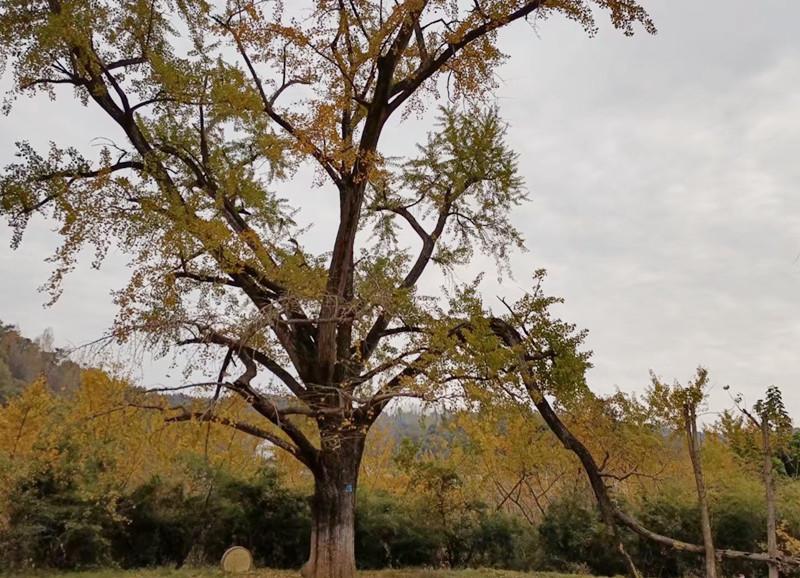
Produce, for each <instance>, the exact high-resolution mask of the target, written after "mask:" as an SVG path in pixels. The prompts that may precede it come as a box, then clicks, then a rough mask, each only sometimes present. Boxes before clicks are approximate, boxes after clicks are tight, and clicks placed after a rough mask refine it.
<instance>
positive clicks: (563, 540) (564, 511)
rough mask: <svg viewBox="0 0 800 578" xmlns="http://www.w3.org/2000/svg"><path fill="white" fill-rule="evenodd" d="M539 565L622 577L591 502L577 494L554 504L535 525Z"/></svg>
mask: <svg viewBox="0 0 800 578" xmlns="http://www.w3.org/2000/svg"><path fill="white" fill-rule="evenodd" d="M538 533H539V546H540V548H541V552H542V557H543V560H542V562H543V564H544V565H545V566H546V567H547V568H548V569H552V570H561V571H574V570H575V569H578V568H588V569H590V570H591V571H592V573H593V574H599V575H602V576H613V575H615V574H624V573H625V571H626V568H625V566H624V565H623V562H622V560H621V558H620V556H619V554H618V552H617V549H616V547H615V545H614V542H613V540H612V539H611V536H610V535H609V532H608V530H607V528H606V526H605V525H604V524H603V523H602V521H601V520H600V517H599V515H598V512H597V509H596V508H595V507H594V504H593V503H590V502H588V500H587V499H586V498H585V497H583V496H580V495H578V494H575V495H572V496H570V495H567V496H564V497H562V498H560V499H559V500H558V501H556V502H554V503H553V504H552V505H551V506H550V507H549V508H548V510H547V512H546V514H545V516H544V519H543V520H542V523H541V524H540V526H539V532H538Z"/></svg>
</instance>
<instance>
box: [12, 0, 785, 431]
mask: <svg viewBox="0 0 800 578" xmlns="http://www.w3.org/2000/svg"><path fill="white" fill-rule="evenodd" d="M644 4H645V5H646V6H647V7H648V8H649V9H650V11H651V14H652V16H653V17H654V19H655V21H656V24H657V26H658V28H659V34H658V35H657V36H654V37H649V36H646V35H645V34H638V35H637V36H635V37H633V38H625V37H623V36H622V35H620V34H619V33H616V32H614V31H612V30H610V29H609V28H608V27H607V26H604V27H603V28H602V29H601V32H600V33H599V34H598V35H597V37H595V38H593V39H589V38H587V37H586V36H585V35H584V34H583V32H582V30H581V29H580V28H579V27H577V26H576V25H574V24H572V23H567V22H561V21H559V20H556V19H554V20H550V21H546V22H543V23H540V24H537V25H536V26H535V28H534V27H532V26H530V25H527V24H520V25H517V26H515V27H514V28H513V29H512V30H509V31H507V32H506V33H504V34H503V36H502V45H503V47H504V49H505V50H506V52H508V53H509V54H510V55H511V59H510V61H509V63H508V64H507V65H506V66H504V67H503V68H502V69H501V70H500V73H499V81H500V88H499V90H498V92H497V99H498V102H499V104H500V107H501V111H502V114H503V116H504V118H505V119H506V120H507V121H508V123H509V124H510V130H509V139H510V142H511V144H512V146H513V147H514V148H515V149H516V150H517V151H518V152H519V154H520V166H521V171H522V174H523V176H524V177H525V180H526V184H527V187H528V189H529V191H530V195H531V202H530V203H528V204H527V205H525V206H524V207H522V208H520V209H518V210H517V211H516V212H515V214H514V220H515V222H516V223H517V225H518V226H519V227H520V229H521V230H522V231H523V232H524V234H525V236H526V239H527V245H528V247H529V249H530V250H529V252H527V253H524V254H519V255H516V256H515V257H514V259H513V269H514V272H515V280H513V281H512V280H506V281H504V282H503V284H502V285H498V284H497V283H496V282H495V280H494V278H493V276H492V275H489V276H488V277H487V282H486V283H485V287H484V288H485V291H486V293H487V295H489V296H492V295H494V294H498V295H506V296H511V297H513V296H515V295H519V293H520V292H521V290H522V288H524V287H525V284H526V282H527V280H528V279H529V275H530V272H531V271H533V270H534V269H536V268H539V267H545V268H547V269H548V270H549V281H548V283H547V286H546V288H547V289H548V291H549V292H551V293H554V294H558V295H561V296H563V297H565V298H566V300H567V302H566V305H565V306H564V307H562V308H561V309H560V313H561V314H562V315H563V316H564V317H566V318H568V319H569V320H571V321H573V322H575V323H577V324H578V325H580V326H583V327H586V328H588V329H589V330H590V336H589V346H590V347H591V348H592V349H593V350H594V352H595V354H594V363H595V368H594V369H593V370H592V371H591V374H590V382H591V384H592V386H593V388H594V389H595V390H596V391H600V392H609V391H613V388H614V387H620V388H621V389H623V390H626V391H637V390H642V389H643V388H644V387H645V386H646V385H647V384H648V380H649V378H648V371H649V370H650V369H653V370H654V371H655V372H656V373H658V374H659V375H661V376H662V377H664V378H666V379H670V380H671V379H673V378H678V379H680V380H681V381H684V380H686V379H687V378H689V377H690V376H691V375H692V373H693V372H694V369H695V367H696V366H697V365H698V364H703V365H705V366H706V367H708V368H709V370H710V372H711V377H712V381H713V383H714V384H715V386H714V391H713V393H712V404H711V405H712V408H714V409H723V408H725V407H729V406H730V400H729V399H728V397H727V394H725V393H724V392H723V391H722V386H723V385H725V384H730V385H731V387H732V389H733V390H735V391H741V392H743V393H744V394H745V397H746V399H747V401H748V403H752V402H754V401H755V400H756V399H757V398H758V397H759V396H760V395H761V394H762V393H763V391H764V389H765V388H766V387H767V386H769V385H770V384H776V385H779V386H781V387H782V389H783V391H784V396H785V398H786V401H787V405H788V406H789V409H790V411H791V412H792V413H793V415H794V417H795V419H796V420H800V388H798V383H800V363H798V355H797V353H798V351H797V346H798V343H800V290H799V289H800V191H798V190H797V189H798V184H800V160H798V158H797V156H798V152H800V34H798V32H797V22H798V21H800V2H797V1H796V0H761V1H759V2H755V1H753V0H703V1H698V0H650V1H648V0H644ZM4 86H7V83H5V84H4ZM66 96H69V95H68V94H67V95H66ZM68 100H69V99H64V100H62V101H59V102H57V103H51V102H49V101H48V100H47V99H46V98H39V99H36V100H32V101H21V102H19V103H18V104H17V107H16V108H15V110H14V112H13V114H12V115H11V116H10V117H8V118H2V119H0V162H2V163H3V164H5V163H6V162H8V161H10V160H11V155H12V152H13V142H14V141H15V140H20V139H28V140H30V141H31V142H33V143H34V144H35V145H39V146H40V147H43V146H46V143H47V141H48V140H51V139H52V140H56V141H58V142H59V144H62V143H68V144H75V145H76V146H80V147H82V148H84V149H85V148H86V147H87V146H88V145H89V144H90V140H91V139H92V138H93V137H95V136H98V135H102V134H108V132H109V131H107V130H106V128H107V125H106V124H105V121H104V120H102V119H99V118H98V117H97V116H96V115H95V114H93V113H90V112H89V111H87V110H85V109H81V108H80V107H78V106H75V105H74V104H69V103H68ZM426 126H428V125H427V123H426V122H421V121H412V122H410V123H409V124H408V125H407V126H406V127H404V129H403V130H402V131H395V132H392V133H389V134H387V137H389V139H390V140H389V141H387V147H388V148H387V150H397V151H402V150H408V148H410V147H411V145H412V144H413V142H414V141H416V140H418V139H421V138H422V137H423V136H424V130H425V127H426ZM302 177H303V175H302V174H301V175H300V176H299V177H298V180H297V181H296V182H295V183H294V184H291V185H289V189H288V190H287V192H286V194H287V195H297V197H296V198H298V199H299V201H300V203H301V204H302V203H305V204H306V205H309V203H308V195H314V197H315V198H314V202H313V203H311V205H313V207H311V208H307V209H306V210H305V212H304V213H303V216H304V218H306V219H307V220H308V221H309V222H314V223H315V224H316V225H317V231H318V232H316V233H313V235H318V237H316V238H318V239H320V240H321V239H323V238H327V237H326V236H325V233H326V232H327V231H328V229H329V227H330V224H331V216H330V213H326V211H328V209H330V208H333V206H334V205H333V204H332V202H333V200H332V198H333V195H332V194H327V195H326V191H324V190H316V191H312V192H307V191H308V188H307V187H306V184H307V183H305V182H303V178H302ZM292 187H294V190H292ZM328 193H329V192H328ZM301 195H305V196H301ZM326 203H328V204H327V205H326ZM49 228H50V227H49V226H48V224H47V223H44V222H42V221H37V222H35V223H34V224H33V226H32V227H31V228H30V229H29V231H28V233H27V234H26V237H25V239H24V242H23V245H22V247H21V249H20V250H18V251H16V252H12V251H11V250H10V249H8V248H0V319H1V320H3V321H4V322H8V323H15V324H17V325H19V326H20V327H21V329H22V330H23V332H24V333H25V334H27V335H30V336H32V335H36V334H38V333H40V332H41V331H43V330H44V329H45V328H47V327H51V328H52V329H53V331H54V333H55V336H56V342H57V343H58V344H79V343H83V342H85V341H88V340H91V339H94V338H97V337H99V336H100V335H102V334H103V333H104V332H105V330H106V329H107V328H108V326H109V324H110V322H111V321H112V319H113V316H114V308H113V305H112V304H111V298H110V296H109V292H110V291H111V289H113V288H118V287H120V286H121V285H122V284H123V283H124V282H125V280H126V269H125V259H124V257H122V256H121V255H118V254H114V255H112V256H111V258H110V259H109V260H108V261H107V262H106V264H105V265H104V267H103V268H102V269H101V270H100V271H94V270H91V269H89V268H88V267H79V268H78V270H77V271H76V273H75V274H73V275H72V276H71V277H70V278H69V279H68V280H67V282H66V285H65V292H64V295H63V297H62V298H61V300H60V301H59V302H58V303H57V304H56V305H54V306H53V307H51V308H48V309H45V308H43V303H44V302H45V301H46V296H45V295H43V294H40V293H37V290H36V288H37V287H38V286H39V285H41V284H42V283H43V282H44V281H45V280H46V278H47V275H48V272H49V270H50V266H49V265H48V264H47V263H45V262H44V259H45V258H46V257H47V256H48V255H49V254H50V252H51V251H52V249H53V247H54V246H55V243H56V241H57V238H56V236H55V235H54V234H53V233H52V232H50V231H49ZM9 238H10V233H9V231H8V229H7V228H6V227H5V225H4V224H3V225H0V242H2V243H3V246H4V247H7V246H8V239H9ZM491 267H492V265H491V263H490V262H488V261H482V260H477V261H476V262H475V263H474V265H473V266H472V267H471V269H470V270H467V271H462V272H460V273H459V275H460V276H463V277H464V278H465V279H466V278H468V277H469V276H470V275H471V274H472V273H474V272H477V271H482V270H491ZM166 373H167V370H166V369H165V366H164V365H163V364H160V365H149V364H146V366H145V369H144V370H143V373H142V379H143V381H144V383H145V384H156V383H165V382H168V383H174V381H175V376H172V377H169V378H168V377H166Z"/></svg>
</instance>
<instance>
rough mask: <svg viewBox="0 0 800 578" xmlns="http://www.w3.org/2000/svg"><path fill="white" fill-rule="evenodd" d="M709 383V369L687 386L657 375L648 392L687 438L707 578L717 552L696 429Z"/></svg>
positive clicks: (658, 410) (659, 411)
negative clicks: (665, 381) (668, 381)
mask: <svg viewBox="0 0 800 578" xmlns="http://www.w3.org/2000/svg"><path fill="white" fill-rule="evenodd" d="M707 386H708V370H706V369H705V368H703V367H699V368H698V369H697V375H696V376H695V377H694V379H692V380H691V381H690V382H689V383H687V384H686V385H685V386H683V385H680V384H679V383H675V384H674V385H672V386H669V385H667V384H665V383H664V382H662V381H661V380H660V379H658V377H656V376H655V374H653V375H652V385H651V387H650V390H649V391H648V401H649V402H650V406H651V407H652V408H653V409H654V411H655V413H656V415H657V416H659V417H660V418H661V419H662V420H664V421H665V422H666V424H667V425H668V426H670V427H673V428H677V429H678V430H679V431H682V433H683V435H684V436H685V438H686V450H687V451H688V453H689V458H690V460H691V462H692V472H693V473H694V480H695V490H696V492H697V505H698V507H699V509H700V528H701V530H702V535H703V546H704V548H705V565H706V578H716V577H717V555H716V548H715V547H714V535H713V532H712V528H711V512H710V508H709V505H708V492H707V488H706V481H705V476H704V474H703V460H702V453H701V449H700V433H699V432H698V430H697V410H698V408H700V407H701V405H702V404H703V403H704V402H705V398H706V395H707V393H706V390H707Z"/></svg>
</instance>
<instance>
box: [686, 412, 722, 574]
mask: <svg viewBox="0 0 800 578" xmlns="http://www.w3.org/2000/svg"><path fill="white" fill-rule="evenodd" d="M683 419H684V431H685V432H686V446H687V448H688V450H689V457H690V458H691V460H692V470H693V471H694V481H695V486H696V488H697V504H698V506H699V507H700V526H701V528H702V530H703V547H704V548H705V558H706V578H717V554H716V551H715V548H714V536H713V535H712V533H711V515H710V513H709V508H708V496H707V494H706V482H705V478H704V476H703V464H702V462H701V458H700V439H699V435H698V433H697V415H696V413H695V409H694V407H692V406H691V405H690V404H689V403H688V402H687V403H686V405H684V408H683Z"/></svg>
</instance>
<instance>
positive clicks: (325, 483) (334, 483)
mask: <svg viewBox="0 0 800 578" xmlns="http://www.w3.org/2000/svg"><path fill="white" fill-rule="evenodd" d="M322 438H323V439H322V449H321V451H320V454H319V459H318V463H317V467H316V468H314V497H313V499H312V503H311V516H312V521H311V546H310V550H309V555H308V561H307V562H306V563H305V564H304V565H303V567H302V569H301V570H300V574H301V575H302V576H303V578H354V577H355V574H356V557H355V505H356V487H357V484H358V470H359V466H360V465H361V457H362V454H363V451H364V439H365V436H364V434H363V433H360V432H353V431H349V432H326V431H324V430H323V431H322Z"/></svg>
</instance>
